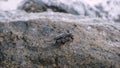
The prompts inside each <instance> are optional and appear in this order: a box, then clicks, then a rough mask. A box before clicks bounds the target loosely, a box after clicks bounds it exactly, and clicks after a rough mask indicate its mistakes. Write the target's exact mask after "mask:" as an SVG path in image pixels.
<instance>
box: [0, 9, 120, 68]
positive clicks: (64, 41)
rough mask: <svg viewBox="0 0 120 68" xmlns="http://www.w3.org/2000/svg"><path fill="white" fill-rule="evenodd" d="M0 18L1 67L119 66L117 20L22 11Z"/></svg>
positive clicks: (119, 34)
mask: <svg viewBox="0 0 120 68" xmlns="http://www.w3.org/2000/svg"><path fill="white" fill-rule="evenodd" d="M9 14H10V15H9ZM0 19H1V20H0V68H80V67H81V68H119V67H120V24H119V23H114V22H110V21H107V20H101V19H97V18H96V19H95V18H89V17H80V16H75V15H71V14H64V13H49V12H48V13H47V12H45V13H29V14H28V13H24V12H23V13H22V11H21V13H19V14H18V12H16V13H8V12H4V14H1V16H0ZM109 23H111V24H109ZM54 45H55V46H60V47H55V46H54ZM61 46H63V47H61Z"/></svg>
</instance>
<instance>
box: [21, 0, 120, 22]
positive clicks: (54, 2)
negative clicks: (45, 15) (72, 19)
mask: <svg viewBox="0 0 120 68" xmlns="http://www.w3.org/2000/svg"><path fill="white" fill-rule="evenodd" d="M27 2H33V3H32V4H31V3H29V5H30V6H26V4H24V5H23V6H22V7H23V8H22V9H23V10H25V11H27V12H39V11H40V8H41V7H42V8H45V9H46V10H45V11H47V10H48V9H51V10H52V11H54V12H64V13H71V14H74V15H81V16H91V17H100V18H103V19H108V20H114V21H116V22H120V13H119V12H120V8H119V6H120V1H119V0H104V1H102V0H101V1H95V2H96V4H94V3H95V2H94V0H93V1H86V0H28V1H27ZM97 2H98V3H97ZM27 5H28V3H27ZM31 6H32V7H31ZM36 6H37V7H36ZM41 10H43V9H41ZM40 12H41V11H40Z"/></svg>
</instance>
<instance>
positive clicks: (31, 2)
mask: <svg viewBox="0 0 120 68" xmlns="http://www.w3.org/2000/svg"><path fill="white" fill-rule="evenodd" d="M19 9H21V10H24V11H26V12H29V13H30V12H33V13H35V12H46V11H53V12H63V13H67V11H66V10H65V9H63V8H62V7H59V6H54V5H50V6H49V5H47V4H45V3H44V2H42V1H40V0H39V1H37V0H26V1H25V2H24V3H23V4H22V5H21V6H19Z"/></svg>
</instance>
